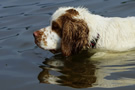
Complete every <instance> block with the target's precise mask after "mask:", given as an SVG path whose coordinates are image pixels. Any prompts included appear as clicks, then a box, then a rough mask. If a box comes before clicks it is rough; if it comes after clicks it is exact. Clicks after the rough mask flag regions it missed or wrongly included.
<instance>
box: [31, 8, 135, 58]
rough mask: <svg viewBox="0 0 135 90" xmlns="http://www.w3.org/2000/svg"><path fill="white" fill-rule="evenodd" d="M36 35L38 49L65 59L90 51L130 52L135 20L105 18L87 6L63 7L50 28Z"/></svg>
mask: <svg viewBox="0 0 135 90" xmlns="http://www.w3.org/2000/svg"><path fill="white" fill-rule="evenodd" d="M33 35H34V37H35V43H36V44H37V45H38V46H39V47H41V48H42V49H45V50H50V51H61V52H62V54H63V55H64V56H70V55H74V54H77V53H79V52H80V51H81V50H83V49H89V48H90V49H103V50H111V51H127V50H131V49H133V48H135V17H126V18H121V17H104V16H100V15H96V14H92V13H91V12H90V11H89V10H88V9H87V8H84V7H76V8H75V7H60V8H58V9H57V10H56V11H55V12H54V14H53V15H52V17H51V23H50V26H47V27H46V28H42V29H40V30H38V31H35V32H34V33H33Z"/></svg>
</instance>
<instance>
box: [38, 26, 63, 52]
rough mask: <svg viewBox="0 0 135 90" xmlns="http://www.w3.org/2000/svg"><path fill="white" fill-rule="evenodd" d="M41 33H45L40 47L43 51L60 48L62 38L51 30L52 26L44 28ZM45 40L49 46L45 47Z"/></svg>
mask: <svg viewBox="0 0 135 90" xmlns="http://www.w3.org/2000/svg"><path fill="white" fill-rule="evenodd" d="M41 31H43V32H44V35H42V40H41V42H40V46H41V47H42V48H43V49H46V50H52V49H57V48H60V41H61V38H60V37H59V36H58V35H57V34H56V33H55V32H53V31H52V30H51V27H50V26H48V27H46V28H42V29H41ZM44 38H45V39H44ZM44 40H45V42H47V43H46V44H47V45H45V43H44Z"/></svg>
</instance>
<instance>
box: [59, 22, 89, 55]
mask: <svg viewBox="0 0 135 90" xmlns="http://www.w3.org/2000/svg"><path fill="white" fill-rule="evenodd" d="M88 33H89V29H88V27H87V24H86V23H85V22H84V21H83V20H78V21H75V22H72V21H70V20H68V21H66V22H65V24H64V27H63V31H62V42H61V49H62V53H63V54H64V55H65V56H70V55H72V54H76V53H78V52H79V51H81V50H82V49H83V48H85V47H86V46H88Z"/></svg>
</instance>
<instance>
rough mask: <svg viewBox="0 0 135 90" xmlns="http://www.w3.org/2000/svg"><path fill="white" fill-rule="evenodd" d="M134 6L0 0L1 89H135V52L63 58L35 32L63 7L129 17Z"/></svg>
mask: <svg viewBox="0 0 135 90" xmlns="http://www.w3.org/2000/svg"><path fill="white" fill-rule="evenodd" d="M134 5H135V0H57V2H56V0H0V90H45V89H46V90H63V89H64V90H75V89H78V88H81V89H82V90H87V89H88V90H90V89H91V90H99V89H100V90H102V89H103V90H105V89H108V88H109V89H114V88H115V89H116V90H127V89H131V90H134V88H135V62H134V61H135V51H130V52H122V53H112V52H98V53H97V52H86V51H84V52H82V53H81V54H79V55H77V56H73V57H69V58H65V57H62V55H60V54H58V55H54V54H52V53H51V52H49V51H44V50H42V49H40V48H38V47H37V46H36V45H35V43H34V38H33V36H32V33H33V32H34V31H35V30H38V29H40V28H43V27H45V26H47V25H49V20H50V17H51V15H52V13H53V12H54V11H55V10H56V9H57V8H58V7H61V6H75V7H77V6H84V7H87V8H88V9H89V10H90V11H91V12H92V13H95V14H100V15H102V16H106V17H109V16H112V17H115V16H120V17H127V16H135V7H134ZM93 55H94V56H93Z"/></svg>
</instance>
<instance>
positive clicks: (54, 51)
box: [49, 49, 60, 54]
mask: <svg viewBox="0 0 135 90" xmlns="http://www.w3.org/2000/svg"><path fill="white" fill-rule="evenodd" d="M49 51H50V52H51V53H53V54H56V53H59V52H60V49H58V50H55V49H52V50H49Z"/></svg>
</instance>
